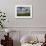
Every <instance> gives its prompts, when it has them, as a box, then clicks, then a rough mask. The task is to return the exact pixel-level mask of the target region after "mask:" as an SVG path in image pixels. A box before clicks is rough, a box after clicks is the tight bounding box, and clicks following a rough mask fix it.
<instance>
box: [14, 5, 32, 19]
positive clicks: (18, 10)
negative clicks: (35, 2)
mask: <svg viewBox="0 0 46 46" xmlns="http://www.w3.org/2000/svg"><path fill="white" fill-rule="evenodd" d="M15 18H32V5H16V6H15Z"/></svg>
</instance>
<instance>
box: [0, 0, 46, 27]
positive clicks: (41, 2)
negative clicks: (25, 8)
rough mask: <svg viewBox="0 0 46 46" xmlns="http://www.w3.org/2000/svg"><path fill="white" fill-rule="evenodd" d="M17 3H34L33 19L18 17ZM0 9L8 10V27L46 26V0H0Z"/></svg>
mask: <svg viewBox="0 0 46 46" xmlns="http://www.w3.org/2000/svg"><path fill="white" fill-rule="evenodd" d="M17 4H21V5H25V4H26V5H32V8H33V10H32V11H33V13H32V14H33V17H32V19H31V18H29V19H26V18H25V19H16V18H15V5H17ZM0 10H2V11H4V12H6V15H7V19H8V22H7V24H6V26H7V27H46V0H0Z"/></svg>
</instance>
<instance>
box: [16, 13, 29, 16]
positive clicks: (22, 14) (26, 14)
mask: <svg viewBox="0 0 46 46" xmlns="http://www.w3.org/2000/svg"><path fill="white" fill-rule="evenodd" d="M17 16H30V13H17Z"/></svg>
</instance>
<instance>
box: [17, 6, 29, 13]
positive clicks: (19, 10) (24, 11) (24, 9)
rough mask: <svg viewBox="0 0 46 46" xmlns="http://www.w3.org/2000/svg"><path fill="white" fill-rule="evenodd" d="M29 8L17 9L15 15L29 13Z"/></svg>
mask: <svg viewBox="0 0 46 46" xmlns="http://www.w3.org/2000/svg"><path fill="white" fill-rule="evenodd" d="M29 12H30V7H17V13H29Z"/></svg>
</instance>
